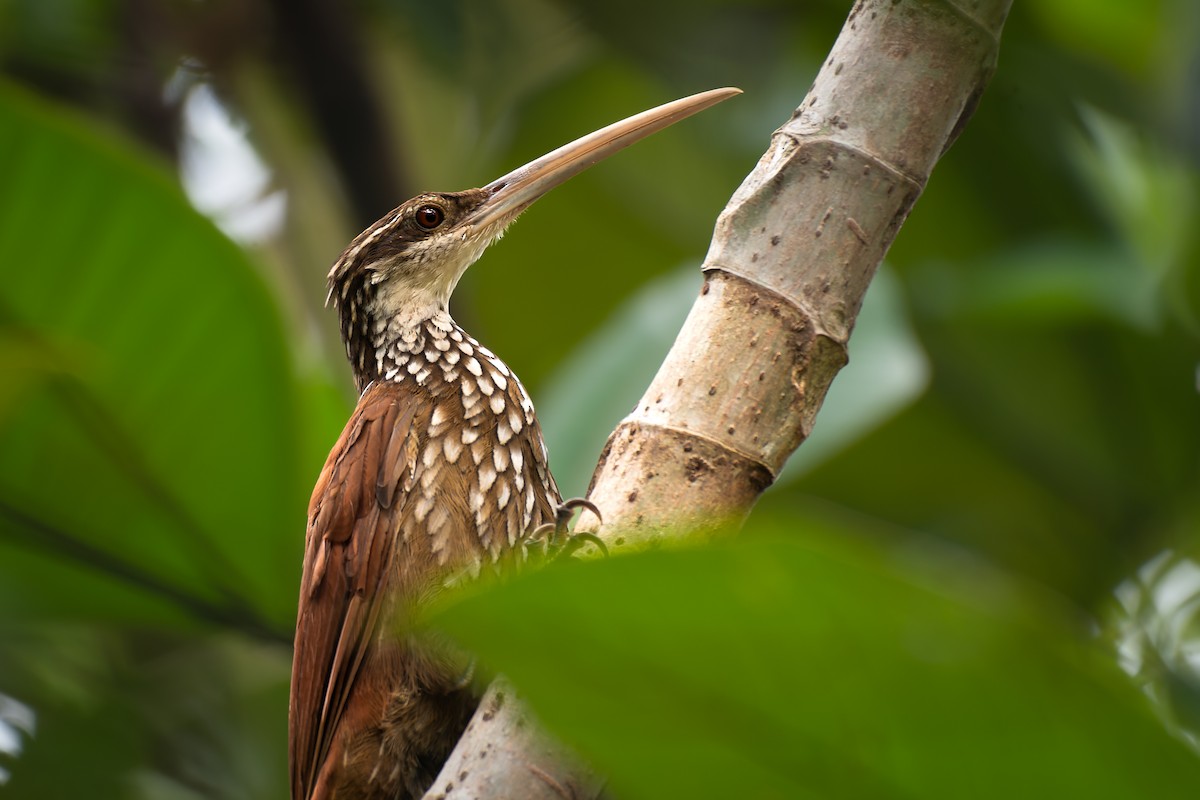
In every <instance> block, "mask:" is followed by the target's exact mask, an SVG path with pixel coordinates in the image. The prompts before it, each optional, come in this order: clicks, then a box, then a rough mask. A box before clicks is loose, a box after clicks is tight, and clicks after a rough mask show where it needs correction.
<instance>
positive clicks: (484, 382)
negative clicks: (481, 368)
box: [467, 364, 495, 397]
mask: <svg viewBox="0 0 1200 800" xmlns="http://www.w3.org/2000/svg"><path fill="white" fill-rule="evenodd" d="M467 366H468V367H469V366H470V364H468V365H467ZM476 383H478V384H479V391H481V392H483V393H484V394H485V395H487V396H488V397H491V395H492V392H493V391H495V387H494V386H493V385H492V382H491V380H489V379H488V376H487V375H480V376H479V380H478V381H476Z"/></svg>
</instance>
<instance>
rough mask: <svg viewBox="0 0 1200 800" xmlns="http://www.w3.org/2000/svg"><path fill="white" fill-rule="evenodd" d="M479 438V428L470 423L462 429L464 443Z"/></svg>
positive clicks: (469, 442)
mask: <svg viewBox="0 0 1200 800" xmlns="http://www.w3.org/2000/svg"><path fill="white" fill-rule="evenodd" d="M478 438H479V428H474V427H471V426H469V425H464V426H463V429H462V443H463V444H471V442H473V441H475V440H476V439H478Z"/></svg>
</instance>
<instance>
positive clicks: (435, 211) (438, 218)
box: [416, 205, 446, 231]
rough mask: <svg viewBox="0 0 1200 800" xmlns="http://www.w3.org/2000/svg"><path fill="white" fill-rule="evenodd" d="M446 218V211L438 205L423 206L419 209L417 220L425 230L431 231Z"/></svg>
mask: <svg viewBox="0 0 1200 800" xmlns="http://www.w3.org/2000/svg"><path fill="white" fill-rule="evenodd" d="M444 219H446V212H444V211H442V210H441V209H440V208H438V207H437V206H433V205H429V206H421V207H420V208H418V209H417V213H416V220H417V224H418V225H420V226H421V227H422V228H423V229H424V230H427V231H431V230H433V229H434V228H436V227H437V226H438V225H441V224H442V221H443V220H444Z"/></svg>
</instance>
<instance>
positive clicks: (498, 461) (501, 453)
mask: <svg viewBox="0 0 1200 800" xmlns="http://www.w3.org/2000/svg"><path fill="white" fill-rule="evenodd" d="M492 462H493V463H495V465H496V471H497V472H504V471H505V470H506V469H508V450H507V449H506V448H504V447H496V448H494V449H493V450H492Z"/></svg>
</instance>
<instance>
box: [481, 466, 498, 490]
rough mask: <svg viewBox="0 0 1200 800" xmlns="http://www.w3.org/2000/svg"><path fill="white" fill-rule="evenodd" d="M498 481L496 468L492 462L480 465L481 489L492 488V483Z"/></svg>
mask: <svg viewBox="0 0 1200 800" xmlns="http://www.w3.org/2000/svg"><path fill="white" fill-rule="evenodd" d="M495 482H496V470H495V469H493V468H492V465H491V464H480V465H479V490H480V491H481V492H486V491H488V490H490V489H491V488H492V484H494V483H495Z"/></svg>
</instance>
